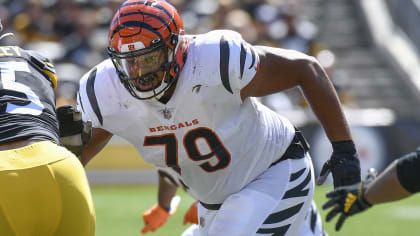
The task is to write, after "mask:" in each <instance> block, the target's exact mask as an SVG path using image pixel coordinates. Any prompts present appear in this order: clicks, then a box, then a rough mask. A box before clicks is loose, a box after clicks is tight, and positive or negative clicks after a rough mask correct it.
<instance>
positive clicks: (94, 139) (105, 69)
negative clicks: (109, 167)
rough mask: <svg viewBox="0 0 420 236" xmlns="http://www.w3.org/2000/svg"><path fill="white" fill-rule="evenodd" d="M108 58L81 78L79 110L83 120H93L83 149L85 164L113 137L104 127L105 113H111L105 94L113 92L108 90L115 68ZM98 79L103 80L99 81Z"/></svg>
mask: <svg viewBox="0 0 420 236" xmlns="http://www.w3.org/2000/svg"><path fill="white" fill-rule="evenodd" d="M111 66H112V63H110V62H109V61H108V60H105V61H103V62H102V63H100V64H98V65H97V66H96V67H94V68H93V69H91V70H90V71H89V72H87V73H86V74H85V75H84V76H83V77H82V78H81V79H80V87H79V93H78V96H77V110H79V111H80V112H81V113H82V119H83V121H87V120H89V121H91V122H92V136H91V139H90V141H89V143H88V144H87V145H86V146H85V148H84V149H83V152H82V155H81V157H80V161H81V162H82V164H83V165H84V166H86V165H87V163H88V162H89V161H90V160H91V159H92V158H93V157H94V156H96V154H98V153H99V152H100V151H101V150H102V149H103V148H104V147H105V146H106V145H107V144H108V142H109V140H110V139H111V138H112V136H113V134H112V133H110V132H109V131H107V130H106V129H105V128H104V127H103V123H104V116H105V114H108V113H110V111H109V108H108V107H107V106H104V104H108V103H109V101H107V100H106V99H107V97H106V96H105V94H109V93H111V91H109V90H106V87H107V86H106V85H104V84H109V81H110V78H111V77H110V76H111V75H112V72H114V73H115V71H111V70H112V69H114V68H113V66H112V67H111ZM98 81H101V83H99V82H98Z"/></svg>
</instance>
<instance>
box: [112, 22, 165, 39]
mask: <svg viewBox="0 0 420 236" xmlns="http://www.w3.org/2000/svg"><path fill="white" fill-rule="evenodd" d="M130 26H137V27H140V28H144V29H147V30H149V31H151V32H152V33H154V34H156V35H157V36H159V38H161V39H162V35H161V34H160V33H159V32H158V31H156V30H155V29H154V28H153V27H152V26H151V25H149V24H146V23H143V22H140V21H127V22H124V23H121V24H119V25H118V26H117V27H116V28H115V29H114V30H113V31H112V35H111V37H110V38H111V39H113V38H114V35H115V34H116V33H118V31H120V30H121V29H124V28H125V27H130Z"/></svg>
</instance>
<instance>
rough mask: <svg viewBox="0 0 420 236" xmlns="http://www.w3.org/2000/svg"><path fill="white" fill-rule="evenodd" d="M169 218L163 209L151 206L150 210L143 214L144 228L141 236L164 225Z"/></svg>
mask: <svg viewBox="0 0 420 236" xmlns="http://www.w3.org/2000/svg"><path fill="white" fill-rule="evenodd" d="M169 216H170V214H169V212H167V211H166V210H165V209H163V208H162V207H161V206H160V205H158V204H155V205H153V206H152V208H150V209H149V210H147V211H145V212H144V213H143V222H144V227H143V229H142V230H141V232H142V233H143V234H145V233H148V232H150V231H151V232H154V231H155V230H157V229H159V228H160V227H161V226H162V225H163V224H165V223H166V221H167V220H168V217H169Z"/></svg>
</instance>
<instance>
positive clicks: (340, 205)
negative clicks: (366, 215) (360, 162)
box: [322, 169, 376, 231]
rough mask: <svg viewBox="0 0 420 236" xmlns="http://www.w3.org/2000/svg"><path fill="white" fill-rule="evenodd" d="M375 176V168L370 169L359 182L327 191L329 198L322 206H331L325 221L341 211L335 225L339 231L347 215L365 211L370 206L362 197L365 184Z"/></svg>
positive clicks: (323, 207) (326, 207)
mask: <svg viewBox="0 0 420 236" xmlns="http://www.w3.org/2000/svg"><path fill="white" fill-rule="evenodd" d="M375 178H376V171H375V169H370V170H369V173H368V175H367V177H366V179H365V180H364V181H363V182H360V183H359V184H354V185H351V186H342V187H338V188H336V189H335V190H334V191H332V192H329V193H327V198H329V200H328V201H327V202H326V203H325V204H324V205H323V206H322V209H324V210H326V209H328V208H331V207H334V208H332V209H331V210H330V211H329V212H328V214H327V217H326V221H327V222H329V221H331V220H332V219H333V218H334V217H335V216H336V215H337V214H339V213H341V215H340V217H339V218H338V221H337V223H336V225H335V230H336V231H339V230H340V229H341V226H342V225H343V223H344V221H345V220H346V219H347V217H348V216H352V215H354V214H357V213H360V212H362V211H365V210H366V209H368V208H369V207H371V206H372V204H370V203H369V202H368V201H366V199H365V197H364V193H365V190H366V186H367V185H368V184H369V183H370V182H372V181H373V180H374V179H375Z"/></svg>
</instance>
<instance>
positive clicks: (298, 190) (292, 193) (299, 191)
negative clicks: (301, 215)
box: [282, 171, 311, 199]
mask: <svg viewBox="0 0 420 236" xmlns="http://www.w3.org/2000/svg"><path fill="white" fill-rule="evenodd" d="M309 181H311V171H308V175H306V178H305V179H304V180H303V181H302V182H301V183H300V184H298V185H297V186H296V187H294V188H292V189H289V190H287V192H286V193H285V194H284V196H283V198H282V199H287V198H293V197H304V196H307V195H308V193H309V189H305V190H304V189H303V188H305V187H306V186H307V185H308V183H309Z"/></svg>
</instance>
